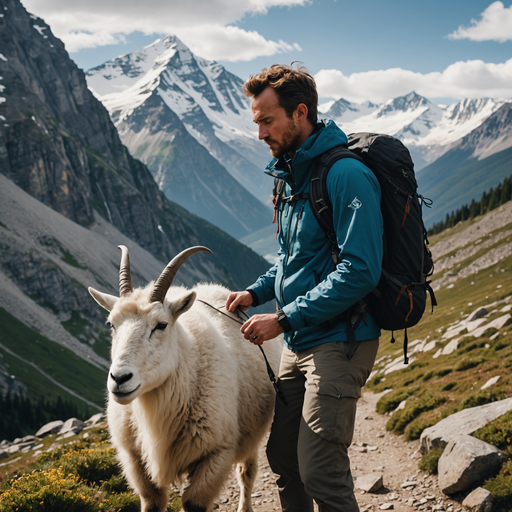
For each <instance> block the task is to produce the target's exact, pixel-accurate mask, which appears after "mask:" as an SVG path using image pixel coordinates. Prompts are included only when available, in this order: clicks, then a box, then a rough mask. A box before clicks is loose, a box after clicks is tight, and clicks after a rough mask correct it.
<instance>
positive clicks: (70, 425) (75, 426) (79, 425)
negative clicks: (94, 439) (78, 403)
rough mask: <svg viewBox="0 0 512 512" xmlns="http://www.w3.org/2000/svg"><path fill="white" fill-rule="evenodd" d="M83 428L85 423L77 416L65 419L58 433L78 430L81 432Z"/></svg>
mask: <svg viewBox="0 0 512 512" xmlns="http://www.w3.org/2000/svg"><path fill="white" fill-rule="evenodd" d="M84 428H85V423H84V422H83V421H82V420H79V419H77V418H69V420H66V422H65V423H64V424H63V425H62V428H61V429H60V430H59V435H62V434H67V433H68V432H73V434H78V433H79V432H82V430H83V429H84Z"/></svg>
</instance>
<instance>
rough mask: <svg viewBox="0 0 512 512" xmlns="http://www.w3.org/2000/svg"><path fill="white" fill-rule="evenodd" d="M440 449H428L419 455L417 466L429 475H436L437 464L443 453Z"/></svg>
mask: <svg viewBox="0 0 512 512" xmlns="http://www.w3.org/2000/svg"><path fill="white" fill-rule="evenodd" d="M443 451H444V450H442V449H439V450H430V451H429V452H428V453H426V454H425V455H423V457H421V460H420V463H419V468H420V469H421V470H422V471H426V472H427V473H429V474H430V475H437V464H438V462H439V459H440V457H441V455H442V454H443Z"/></svg>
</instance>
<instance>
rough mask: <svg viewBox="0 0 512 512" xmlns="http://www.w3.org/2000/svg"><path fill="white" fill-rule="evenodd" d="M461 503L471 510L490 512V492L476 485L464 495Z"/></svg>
mask: <svg viewBox="0 0 512 512" xmlns="http://www.w3.org/2000/svg"><path fill="white" fill-rule="evenodd" d="M462 505H463V506H464V507H466V508H467V509H468V510H470V511H471V512H491V509H492V494H491V493H490V492H489V491H487V490H486V489H484V488H483V487H477V488H476V489H475V490H474V491H473V492H471V493H470V494H468V495H467V496H466V499H465V500H464V501H463V502H462Z"/></svg>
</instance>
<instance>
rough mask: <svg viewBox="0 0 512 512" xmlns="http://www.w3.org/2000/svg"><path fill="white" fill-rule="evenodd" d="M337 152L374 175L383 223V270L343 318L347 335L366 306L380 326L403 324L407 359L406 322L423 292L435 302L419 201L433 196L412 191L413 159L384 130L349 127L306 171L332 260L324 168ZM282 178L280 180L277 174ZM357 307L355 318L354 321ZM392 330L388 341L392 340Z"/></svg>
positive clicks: (418, 312) (419, 309)
mask: <svg viewBox="0 0 512 512" xmlns="http://www.w3.org/2000/svg"><path fill="white" fill-rule="evenodd" d="M342 158H354V159H356V160H359V161H361V162H362V163H364V164H365V165H366V166H367V167H369V168H370V169H371V170H372V172H373V173H374V174H375V176H376V177H377V179H378V181H379V184H380V187H381V192H382V195H381V212H382V217H383V223H384V237H383V242H384V246H383V248H384V251H383V260H382V274H381V278H380V281H379V284H378V285H377V287H376V288H375V289H374V290H373V292H372V293H370V294H369V295H368V296H367V297H366V298H365V299H364V302H362V303H360V304H358V305H354V306H353V308H352V310H353V311H351V312H350V314H349V315H348V316H347V315H346V316H345V320H346V319H347V318H351V321H347V332H348V335H349V340H350V341H352V339H351V338H353V339H354V340H355V336H354V334H353V329H354V328H355V327H357V324H358V323H359V321H360V320H361V318H364V312H365V310H368V311H369V312H370V313H371V314H372V316H373V317H374V318H375V320H376V322H377V324H378V325H379V327H380V328H381V329H383V330H388V331H397V330H401V329H405V334H404V363H405V364H407V363H408V362H409V359H408V357H407V342H408V340H407V328H408V327H412V326H414V325H416V324H417V323H418V322H419V321H420V319H421V317H422V315H423V312H424V311H425V306H426V300H427V292H428V293H429V294H430V298H431V303H432V311H433V309H434V306H437V302H436V299H435V296H434V292H433V290H432V288H431V286H430V281H428V280H427V278H428V277H429V276H430V275H432V273H433V271H434V264H433V261H432V254H431V253H430V251H429V249H428V239H427V231H426V229H425V226H424V224H423V219H422V212H421V206H422V203H423V204H425V205H426V206H428V207H430V206H431V204H432V202H431V201H429V200H428V199H425V198H423V197H422V196H420V195H419V194H418V192H417V188H418V185H417V182H416V177H415V175H414V164H413V162H412V159H411V155H410V153H409V150H408V149H407V148H406V147H405V146H404V145H403V144H402V142H400V141H399V140H398V139H396V138H394V137H391V136H389V135H381V134H374V133H354V134H351V135H349V136H348V148H347V147H346V146H337V147H335V148H332V149H331V150H329V151H327V152H326V153H324V154H323V155H321V156H320V157H319V159H318V160H317V162H316V164H315V167H314V169H313V172H312V174H311V183H310V192H309V202H310V205H311V209H312V210H313V212H314V214H315V216H316V218H317V220H318V223H319V224H320V227H321V228H322V229H323V230H324V231H325V233H326V235H327V237H328V239H329V241H330V242H331V246H332V255H333V260H334V262H335V264H337V263H338V262H339V254H338V253H339V247H338V243H337V240H336V233H335V232H334V227H333V218H332V205H331V201H330V200H329V197H328V194H327V186H326V181H327V174H328V172H329V169H330V168H331V167H332V165H333V164H334V163H335V162H337V161H338V160H340V159H342ZM279 181H281V180H279ZM282 188H283V187H282V185H281V184H280V186H278V185H277V184H276V186H275V187H274V189H275V192H274V194H275V201H274V202H275V203H277V202H279V197H278V196H277V195H276V194H278V195H281V191H282ZM356 310H357V315H356V317H357V319H356V322H355V324H354V323H353V320H354V314H353V312H354V311H356ZM394 341H395V339H394V335H393V334H392V339H391V342H392V343H394Z"/></svg>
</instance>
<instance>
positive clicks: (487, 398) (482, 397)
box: [457, 388, 506, 411]
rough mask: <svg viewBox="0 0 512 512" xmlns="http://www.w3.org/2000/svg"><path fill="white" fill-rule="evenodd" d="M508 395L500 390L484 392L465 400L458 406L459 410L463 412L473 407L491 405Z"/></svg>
mask: <svg viewBox="0 0 512 512" xmlns="http://www.w3.org/2000/svg"><path fill="white" fill-rule="evenodd" d="M505 396H506V393H505V392H504V391H503V390H502V389H500V388H497V389H494V390H483V391H478V392H476V393H473V394H472V395H469V396H468V397H466V398H465V399H464V400H462V401H461V402H459V403H458V404H457V410H458V411H462V410H463V409H469V408H471V407H477V406H479V405H485V404H490V403H491V402H496V401H498V400H502V399H503V398H505Z"/></svg>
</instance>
